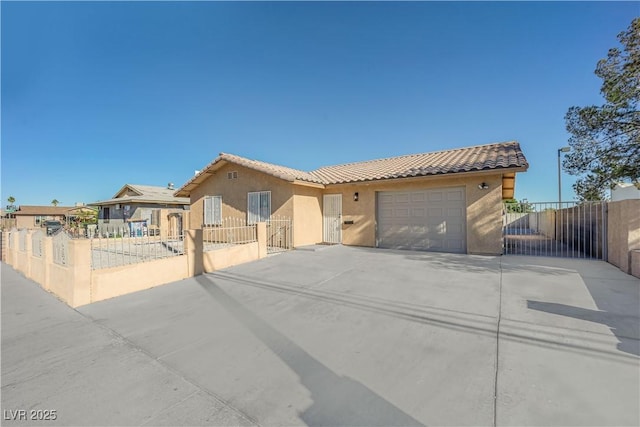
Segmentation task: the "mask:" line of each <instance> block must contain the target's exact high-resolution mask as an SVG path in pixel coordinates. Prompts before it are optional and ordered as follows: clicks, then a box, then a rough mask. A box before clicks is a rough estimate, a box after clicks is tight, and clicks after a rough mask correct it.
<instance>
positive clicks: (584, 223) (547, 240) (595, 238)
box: [502, 202, 607, 259]
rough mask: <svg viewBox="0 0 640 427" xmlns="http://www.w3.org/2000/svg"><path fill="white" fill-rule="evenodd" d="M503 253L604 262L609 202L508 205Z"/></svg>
mask: <svg viewBox="0 0 640 427" xmlns="http://www.w3.org/2000/svg"><path fill="white" fill-rule="evenodd" d="M502 234H503V252H504V254H505V255H535V256H553V257H565V258H587V259H604V258H605V256H606V247H607V209H606V202H561V203H559V202H541V203H504V205H503V233H502Z"/></svg>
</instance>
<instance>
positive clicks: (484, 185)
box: [478, 182, 489, 190]
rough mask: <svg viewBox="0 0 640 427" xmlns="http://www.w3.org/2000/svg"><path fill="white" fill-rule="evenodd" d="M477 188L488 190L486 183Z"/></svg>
mask: <svg viewBox="0 0 640 427" xmlns="http://www.w3.org/2000/svg"><path fill="white" fill-rule="evenodd" d="M478 188H479V189H480V190H486V189H487V188H489V186H488V185H487V183H486V182H483V183H482V184H479V185H478Z"/></svg>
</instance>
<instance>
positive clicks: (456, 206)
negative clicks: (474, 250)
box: [377, 188, 466, 253]
mask: <svg viewBox="0 0 640 427" xmlns="http://www.w3.org/2000/svg"><path fill="white" fill-rule="evenodd" d="M377 238H378V246H379V247H383V248H396V249H418V250H432V251H445V252H462V253H464V252H465V251H466V203H465V192H464V188H446V189H445V188H443V189H430V190H420V191H411V192H406V191H404V192H380V193H378V232H377Z"/></svg>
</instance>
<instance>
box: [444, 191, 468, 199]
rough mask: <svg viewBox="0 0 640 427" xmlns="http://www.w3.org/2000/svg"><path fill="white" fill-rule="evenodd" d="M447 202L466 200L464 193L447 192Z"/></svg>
mask: <svg viewBox="0 0 640 427" xmlns="http://www.w3.org/2000/svg"><path fill="white" fill-rule="evenodd" d="M447 200H449V201H461V200H464V193H463V191H462V190H456V191H447Z"/></svg>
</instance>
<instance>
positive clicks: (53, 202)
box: [51, 199, 60, 206]
mask: <svg viewBox="0 0 640 427" xmlns="http://www.w3.org/2000/svg"><path fill="white" fill-rule="evenodd" d="M58 203H60V202H59V201H58V199H53V200H52V201H51V204H52V205H53V206H58Z"/></svg>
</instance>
